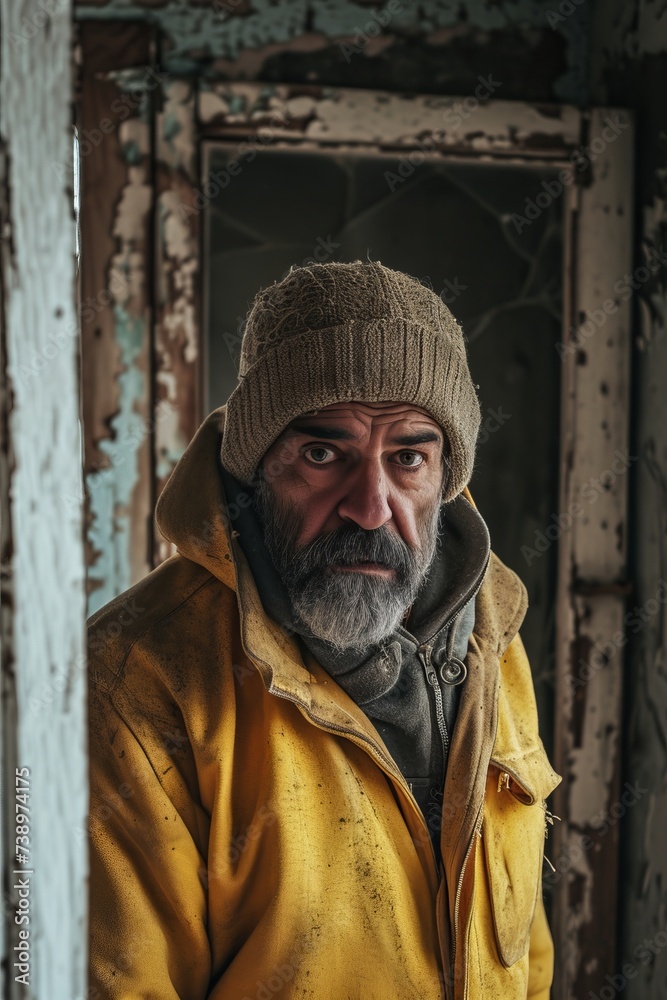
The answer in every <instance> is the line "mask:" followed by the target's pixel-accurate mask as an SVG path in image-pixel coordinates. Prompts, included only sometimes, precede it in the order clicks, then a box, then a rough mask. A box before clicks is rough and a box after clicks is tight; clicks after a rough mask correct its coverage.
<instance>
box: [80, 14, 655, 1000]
mask: <svg viewBox="0 0 667 1000" xmlns="http://www.w3.org/2000/svg"><path fill="white" fill-rule="evenodd" d="M76 17H77V19H78V20H91V19H105V20H112V19H122V20H127V19H137V20H139V21H147V22H150V23H152V24H154V25H157V26H159V28H160V29H161V31H162V32H164V36H165V42H164V47H163V52H162V59H161V63H162V66H163V68H164V69H166V70H167V71H169V72H172V73H174V74H179V73H188V74H196V75H201V76H203V77H209V78H211V79H212V78H215V79H217V80H220V79H229V80H236V81H238V80H244V79H247V80H257V81H264V82H270V83H302V84H316V85H331V86H339V87H340V86H343V87H356V88H366V89H369V88H374V89H380V90H393V91H411V92H424V93H436V94H444V95H465V94H469V93H472V92H474V88H475V86H476V85H477V83H478V78H479V77H480V76H482V77H488V76H489V75H491V76H492V77H493V79H494V80H495V81H498V82H499V90H498V95H497V96H498V97H500V98H502V99H503V100H505V99H506V100H510V101H511V100H522V101H543V102H569V103H572V104H575V105H578V106H587V105H589V104H594V105H602V106H607V105H608V106H620V107H628V108H630V109H633V110H634V111H635V113H636V122H637V127H636V131H637V148H636V183H637V188H636V202H635V206H634V207H635V217H636V220H637V222H636V238H635V254H634V256H635V263H636V266H641V265H642V263H643V261H644V259H645V257H646V255H647V254H648V253H649V251H650V250H651V249H653V250H654V251H657V252H662V251H664V246H663V245H664V244H667V239H665V237H667V208H666V207H665V205H666V203H665V195H666V188H667V106H666V105H665V101H664V95H665V94H666V93H667V12H666V11H665V5H664V2H662V0H653V2H651V0H598V2H597V3H593V0H584V2H582V0H551V2H549V0H547V2H541V3H537V2H530V0H514V2H512V0H497V2H493V0H464V2H461V3H458V2H454V0H440V2H439V0H430V2H428V0H427V2H423V3H419V4H413V3H409V2H407V0H402V2H398V0H393V2H392V0H388V2H386V3H384V4H380V3H361V2H359V3H350V2H345V0H320V2H316V0H310V2H308V0H301V2H299V0H282V2H281V3H279V4H275V3H272V2H271V0H215V2H213V3H211V2H209V0H206V2H195V0H192V2H191V3H190V4H184V3H182V2H175V0H164V2H161V0H146V2H145V3H144V4H141V3H139V2H135V3H128V2H126V0H107V2H104V0H101V2H97V3H93V2H90V0H89V2H87V3H79V4H77V5H76ZM168 124H169V123H168V122H166V125H167V126H168ZM163 136H164V139H165V142H166V140H167V139H168V129H167V131H166V132H164V133H163ZM169 197H170V195H169V194H167V195H166V196H165V198H164V199H163V203H164V207H165V209H168V207H169ZM164 236H165V239H164V242H165V246H167V244H169V242H170V239H169V233H167V232H166V231H165V234H164ZM177 236H178V242H179V245H181V246H182V245H184V240H187V238H189V234H185V235H183V234H177ZM170 257H171V255H170V254H167V258H170ZM177 271H178V269H175V271H174V274H176V273H177ZM619 277H621V276H620V275H619ZM665 283H666V282H665V270H664V267H663V268H661V269H660V271H658V272H656V273H655V274H653V275H652V277H651V278H650V279H649V280H646V281H642V282H641V283H640V287H639V288H638V289H637V291H636V295H635V298H634V303H633V308H634V337H633V343H634V347H633V358H632V396H633V399H634V406H633V412H632V415H631V416H632V439H631V446H630V452H631V454H632V455H637V456H639V459H638V461H637V462H636V464H635V465H634V466H633V468H632V470H631V472H630V474H629V483H630V502H631V511H630V519H631V521H630V523H631V535H630V538H629V539H628V540H627V541H628V547H629V553H630V560H631V568H630V574H629V575H630V583H631V584H632V585H633V586H634V589H633V591H632V595H631V599H630V600H629V602H628V609H629V610H630V611H632V609H633V608H634V607H635V606H638V607H640V608H642V609H647V617H646V620H644V621H642V620H641V619H640V627H639V628H638V630H637V631H636V632H634V626H629V631H630V642H629V643H628V645H627V646H626V647H625V680H624V691H623V701H624V705H625V730H626V731H625V736H624V742H625V748H626V753H625V765H624V767H625V770H624V775H623V780H624V781H627V782H628V783H629V784H630V785H631V786H632V787H637V788H639V789H646V791H645V792H643V791H642V792H641V794H639V795H638V796H637V798H636V801H635V802H634V804H633V805H632V807H631V808H630V807H628V809H627V811H626V813H625V814H624V816H623V817H622V818H620V819H619V822H618V826H615V827H614V830H613V833H612V834H611V835H613V836H615V835H616V833H618V834H619V835H620V839H621V849H622V859H623V861H622V868H621V873H620V878H621V883H620V912H621V914H622V927H621V940H620V948H619V953H620V957H621V964H623V962H629V963H633V965H634V966H635V967H636V969H637V975H636V976H635V977H633V978H631V979H629V981H628V982H627V985H625V986H624V989H625V990H626V992H625V993H624V995H625V996H627V997H628V998H630V1000H635V998H640V997H641V998H642V1000H657V998H658V997H660V998H661V1000H662V998H663V997H664V996H665V995H667V986H666V985H665V983H666V981H667V848H666V847H665V836H664V830H665V829H666V828H667V784H666V783H667V778H666V777H665V776H666V775H667V766H666V764H667V663H666V650H667V613H666V611H667V603H666V602H665V601H664V600H663V601H661V600H660V599H659V595H660V594H661V593H662V594H663V596H664V595H665V594H667V591H666V590H665V589H664V588H663V590H662V591H661V590H660V588H661V583H662V582H664V581H667V393H666V392H665V389H664V382H665V378H666V377H667V337H666V336H665V322H666V319H667V297H666V295H665ZM186 325H187V324H186ZM165 343H166V341H165ZM121 346H122V345H121V343H120V339H119V350H120V348H121ZM168 370H169V365H168V364H167V365H166V366H165V376H164V379H165V385H168V377H167V376H168ZM164 438H165V440H167V439H169V440H174V441H180V440H181V438H182V433H180V432H179V431H178V429H177V428H173V429H171V430H170V429H169V428H167V427H166V428H165V434H164ZM163 454H164V456H165V457H166V459H167V460H168V461H167V466H168V464H170V463H173V460H175V458H177V457H178V454H177V453H174V454H172V453H171V452H170V451H169V450H168V449H165V451H164V453H163ZM167 466H165V467H164V470H163V471H164V472H165V473H166V472H167V471H168V467H167ZM105 544H106V545H107V549H108V546H109V545H110V542H107V543H105ZM109 551H110V550H109ZM664 587H665V588H667V583H665V584H664ZM117 589H119V588H117ZM656 595H658V596H656ZM651 602H653V604H651ZM654 604H655V606H656V610H655V612H651V611H650V609H651V608H652V607H653V605H654ZM604 738H605V734H604V733H603V734H601V737H600V740H599V742H598V746H597V756H598V759H599V761H600V762H601V766H602V767H604V762H605V758H604ZM582 773H583V771H582ZM582 788H583V785H582ZM587 804H588V805H590V803H587ZM615 874H616V873H610V878H612V877H613V876H614V875H615ZM663 932H664V943H661V942H662V941H663V938H662V937H658V935H660V934H662V933H663ZM637 949H640V951H639V952H637ZM641 949H643V950H641ZM617 974H618V970H617V969H608V970H607V969H600V983H599V989H600V990H601V989H602V988H603V987H604V986H605V985H606V984H607V980H606V978H605V977H606V976H610V977H613V976H615V975H617ZM598 993H599V991H598Z"/></svg>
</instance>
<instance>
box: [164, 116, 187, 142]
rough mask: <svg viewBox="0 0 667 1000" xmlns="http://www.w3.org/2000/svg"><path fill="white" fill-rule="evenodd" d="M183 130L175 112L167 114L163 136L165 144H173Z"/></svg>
mask: <svg viewBox="0 0 667 1000" xmlns="http://www.w3.org/2000/svg"><path fill="white" fill-rule="evenodd" d="M182 128H183V126H182V125H181V123H180V122H179V120H178V118H177V117H176V115H175V114H174V113H173V111H169V112H167V114H166V115H165V116H164V126H163V129H162V136H163V138H164V140H165V142H171V140H172V139H173V138H174V137H175V136H177V135H178V133H179V132H180V131H181V130H182Z"/></svg>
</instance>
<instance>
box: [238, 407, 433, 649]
mask: <svg viewBox="0 0 667 1000" xmlns="http://www.w3.org/2000/svg"><path fill="white" fill-rule="evenodd" d="M445 444H446V443H445V441H444V436H443V432H442V430H441V428H440V427H439V425H438V424H437V423H436V422H435V421H434V420H433V419H432V417H430V416H429V415H428V413H427V412H426V411H425V410H422V409H421V408H419V407H415V406H411V405H407V404H403V403H358V402H350V403H334V404H332V405H331V406H327V407H325V408H323V409H321V410H318V411H316V412H315V413H308V414H303V415H302V416H300V417H298V418H297V419H296V420H294V421H292V423H291V424H289V426H288V427H287V428H286V429H285V430H284V431H283V433H282V434H281V435H280V437H279V438H278V439H277V440H276V441H275V442H274V444H273V445H272V446H271V448H269V450H268V451H267V452H266V454H265V455H264V458H263V461H262V473H263V475H262V477H261V480H260V486H259V487H258V489H257V492H256V505H257V509H258V512H259V514H260V517H261V519H262V522H263V525H264V533H265V539H266V544H267V547H268V549H269V552H270V553H271V556H272V558H273V561H274V563H275V564H276V567H277V569H278V571H279V572H280V574H281V577H282V579H283V582H284V583H285V586H286V587H287V590H288V593H289V595H290V598H291V601H292V606H293V608H294V610H295V611H296V613H297V614H298V615H299V618H300V619H301V621H302V623H304V624H305V625H306V626H307V627H308V628H309V629H310V631H311V632H312V634H313V635H316V636H318V637H319V638H322V639H326V640H327V641H329V642H331V643H333V644H334V645H335V646H336V647H337V648H339V649H346V648H356V649H363V648H365V647H366V646H368V645H370V644H372V643H377V642H379V641H380V640H381V639H383V638H385V637H386V636H388V635H390V634H391V633H392V632H393V631H394V629H395V628H396V626H397V625H399V624H400V622H401V621H402V619H403V617H404V614H405V612H406V610H407V608H408V607H410V605H411V604H412V602H413V601H414V599H415V597H416V595H417V592H418V590H419V587H420V586H421V584H422V583H423V581H424V579H425V578H426V574H427V571H428V569H429V566H430V565H431V562H432V560H433V556H434V554H435V548H436V544H437V540H438V514H439V508H440V502H441V494H442V487H443V472H444V464H443V460H442V454H443V449H444V448H445Z"/></svg>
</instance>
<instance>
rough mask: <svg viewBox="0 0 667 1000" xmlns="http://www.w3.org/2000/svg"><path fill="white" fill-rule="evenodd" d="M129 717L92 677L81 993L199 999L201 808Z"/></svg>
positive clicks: (203, 952)
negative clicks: (85, 958) (86, 976)
mask: <svg viewBox="0 0 667 1000" xmlns="http://www.w3.org/2000/svg"><path fill="white" fill-rule="evenodd" d="M127 714H128V713H127V712H123V715H125V716H126V718H127ZM126 718H123V716H122V714H121V712H120V711H119V710H117V708H116V707H115V705H114V702H113V700H112V697H111V695H110V694H109V693H108V691H105V690H102V689H100V688H99V687H97V686H95V685H94V684H91V690H90V698H89V722H90V733H91V736H90V785H91V801H90V814H89V844H90V899H89V905H90V991H89V994H87V995H89V996H90V997H93V998H95V1000H115V998H121V997H122V998H123V1000H130V998H132V1000H135V998H136V1000H139V998H142V1000H176V998H178V1000H204V998H205V997H206V996H207V994H208V986H209V978H210V969H211V958H210V950H209V943H208V938H207V934H206V891H205V886H204V883H203V881H202V880H201V878H200V875H199V873H200V872H201V871H202V870H205V864H204V862H203V860H202V853H201V852H200V850H199V848H198V845H197V843H196V840H200V841H201V840H202V838H201V837H199V836H198V835H197V829H201V828H202V817H201V816H198V815H197V808H199V811H200V812H201V807H196V804H195V803H188V796H187V794H185V793H183V794H182V793H181V791H180V790H179V789H182V788H185V786H186V783H185V782H183V781H182V779H181V776H180V773H179V765H178V762H177V761H176V759H175V758H174V757H172V758H171V761H170V759H169V757H168V754H167V760H166V761H165V760H164V759H162V760H161V759H160V757H159V755H158V754H155V753H153V752H152V750H153V749H154V748H153V747H151V746H150V740H149V739H147V738H146V733H145V731H141V734H140V738H139V737H138V736H137V735H136V733H135V732H134V731H133V728H137V729H141V725H142V722H141V716H140V713H137V719H135V720H130V722H128V721H126ZM153 729H154V730H155V731H156V732H157V731H161V732H162V733H163V734H164V731H165V730H164V726H163V725H162V724H161V725H160V726H158V727H157V728H156V727H155V725H154V724H153ZM145 746H146V747H147V749H145V748H144V747H145ZM158 746H159V744H158ZM172 771H174V772H176V776H175V777H174V776H172V775H171V773H170V772H172ZM163 772H164V773H163ZM168 772H169V773H168ZM165 774H166V777H165ZM202 849H203V848H202Z"/></svg>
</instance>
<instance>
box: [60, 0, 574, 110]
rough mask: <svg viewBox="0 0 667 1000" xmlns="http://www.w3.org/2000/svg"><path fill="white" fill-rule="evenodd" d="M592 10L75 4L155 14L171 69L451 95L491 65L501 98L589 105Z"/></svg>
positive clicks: (529, 5)
mask: <svg viewBox="0 0 667 1000" xmlns="http://www.w3.org/2000/svg"><path fill="white" fill-rule="evenodd" d="M560 7H564V9H566V10H567V9H570V8H571V9H573V11H574V13H571V14H567V15H564V14H561V13H559V8H560ZM590 9H591V5H590V3H588V2H587V3H582V2H581V0H578V3H577V2H575V0H570V2H569V5H566V4H565V3H564V0H551V2H550V0H542V2H536V0H497V2H491V0H463V2H459V0H426V2H423V3H419V4H414V3H412V2H409V0H387V2H385V3H382V4H380V3H350V2H346V0H310V2H308V0H282V2H281V3H279V4H276V3H273V2H272V0H215V2H213V3H210V2H206V3H195V2H191V3H190V4H183V3H182V2H177V0H166V2H160V0H157V2H149V0H146V3H145V4H141V3H127V2H125V0H107V2H103V0H102V2H98V3H90V2H88V3H79V4H78V5H77V7H76V17H77V18H78V19H89V18H96V17H103V18H123V19H131V18H140V19H146V20H149V21H151V22H153V23H155V24H158V25H159V27H160V29H161V30H162V31H164V33H165V35H166V37H167V39H168V44H167V46H166V51H165V52H164V57H165V58H164V67H165V69H167V70H168V71H170V72H173V73H200V72H204V73H210V74H211V75H215V76H217V77H218V78H220V77H221V76H228V77H229V78H230V79H237V80H238V79H243V78H248V79H257V80H271V81H272V82H281V83H301V82H303V83H308V82H312V83H326V84H329V85H332V86H359V87H374V88H376V89H379V90H398V89H403V88H405V89H408V90H413V91H421V92H424V93H449V94H467V93H470V92H472V90H474V87H475V85H476V83H477V76H478V75H479V74H482V75H487V74H488V73H493V74H494V75H495V76H496V78H497V79H499V80H501V81H502V83H503V87H504V93H503V97H507V98H509V99H512V98H517V99H522V100H543V101H558V102H568V103H573V104H584V103H585V102H586V99H587V77H588V62H587V54H588V48H589V20H590Z"/></svg>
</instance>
